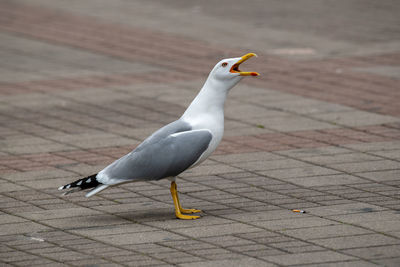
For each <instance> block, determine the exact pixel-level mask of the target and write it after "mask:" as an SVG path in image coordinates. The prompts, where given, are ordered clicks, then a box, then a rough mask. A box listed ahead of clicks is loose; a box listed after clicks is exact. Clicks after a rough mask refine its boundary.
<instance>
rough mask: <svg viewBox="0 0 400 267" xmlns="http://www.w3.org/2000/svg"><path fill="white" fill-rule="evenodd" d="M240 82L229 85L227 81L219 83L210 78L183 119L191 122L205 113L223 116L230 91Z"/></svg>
mask: <svg viewBox="0 0 400 267" xmlns="http://www.w3.org/2000/svg"><path fill="white" fill-rule="evenodd" d="M239 81H240V79H238V80H237V81H235V82H234V83H227V82H226V81H219V80H217V79H214V78H212V77H208V79H207V81H206V82H205V83H204V85H203V88H201V90H200V92H199V93H198V95H197V96H196V97H195V99H194V100H193V101H192V103H191V104H190V105H189V107H188V108H187V109H186V111H185V113H184V114H183V115H182V118H183V119H185V120H190V119H191V118H195V117H197V116H199V115H200V114H204V113H210V114H214V115H216V116H218V115H222V116H223V114H224V104H225V100H226V96H227V94H228V92H229V89H231V88H232V87H233V86H234V85H235V84H237V83H238V82H239Z"/></svg>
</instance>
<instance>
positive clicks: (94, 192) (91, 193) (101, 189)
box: [85, 184, 109, 197]
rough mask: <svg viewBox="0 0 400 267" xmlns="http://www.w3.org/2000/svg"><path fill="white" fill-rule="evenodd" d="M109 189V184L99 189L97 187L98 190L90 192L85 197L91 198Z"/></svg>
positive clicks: (100, 186)
mask: <svg viewBox="0 0 400 267" xmlns="http://www.w3.org/2000/svg"><path fill="white" fill-rule="evenodd" d="M107 187H109V185H107V184H102V185H99V186H98V187H96V188H95V189H93V190H92V191H90V192H88V193H87V194H86V195H85V197H91V196H93V195H95V194H97V193H98V192H100V191H103V190H104V189H106V188H107Z"/></svg>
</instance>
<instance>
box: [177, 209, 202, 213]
mask: <svg viewBox="0 0 400 267" xmlns="http://www.w3.org/2000/svg"><path fill="white" fill-rule="evenodd" d="M197 212H201V210H197V209H183V208H182V209H181V213H189V214H190V213H197Z"/></svg>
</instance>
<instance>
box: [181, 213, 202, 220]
mask: <svg viewBox="0 0 400 267" xmlns="http://www.w3.org/2000/svg"><path fill="white" fill-rule="evenodd" d="M175 215H176V218H178V219H181V220H195V219H198V218H200V216H194V215H185V214H182V213H180V214H175Z"/></svg>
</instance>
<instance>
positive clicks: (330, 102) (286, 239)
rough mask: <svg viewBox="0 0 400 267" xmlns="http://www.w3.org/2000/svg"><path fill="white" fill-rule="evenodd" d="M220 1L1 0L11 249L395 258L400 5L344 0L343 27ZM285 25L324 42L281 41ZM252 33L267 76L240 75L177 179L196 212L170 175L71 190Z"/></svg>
mask: <svg viewBox="0 0 400 267" xmlns="http://www.w3.org/2000/svg"><path fill="white" fill-rule="evenodd" d="M211 2H212V1H209V2H206V3H204V4H199V5H192V4H189V3H186V2H185V3H184V4H183V3H182V1H178V0H176V1H171V6H165V4H164V3H163V2H162V1H152V2H150V1H134V2H132V1H119V2H109V1H99V2H98V3H97V4H94V3H93V2H92V1H69V2H68V3H67V2H65V3H64V2H59V1H48V0H40V1H39V0H38V1H35V2H34V3H33V2H29V1H3V2H1V3H0V13H1V16H0V40H1V42H0V54H1V57H2V58H3V60H2V61H1V62H0V103H1V105H0V142H1V146H0V224H1V226H0V227H1V230H2V231H1V233H0V240H1V243H0V263H1V266H171V265H175V266H176V265H179V266H188V265H198V266H228V265H229V266H232V265H233V266H288V265H301V266H315V265H323V266H376V265H381V266H382V265H383V266H398V264H399V262H400V253H399V249H400V245H399V243H400V234H399V233H400V226H399V224H398V221H399V208H398V207H399V204H400V198H399V186H400V179H399V174H400V164H399V163H400V118H399V116H400V106H399V105H398V103H399V99H400V95H399V86H398V79H399V75H398V73H399V72H398V70H399V68H400V50H399V49H398V46H396V44H398V42H399V39H400V38H399V36H398V28H397V33H396V31H395V28H393V25H396V23H395V22H396V21H397V22H398V19H397V20H396V18H395V17H393V16H392V15H393V14H396V11H398V10H399V8H400V7H399V5H398V4H396V3H392V4H388V3H387V4H385V5H384V4H380V10H381V13H376V14H374V13H373V10H374V7H373V4H372V3H369V2H368V3H366V4H365V6H363V7H360V6H357V3H356V1H349V3H350V4H348V5H349V6H352V7H353V8H354V7H357V8H361V9H363V10H364V13H363V14H364V15H363V16H361V15H359V16H350V15H349V12H350V13H351V12H352V11H351V10H352V9H349V6H346V5H344V4H343V3H341V2H340V1H336V2H335V4H332V3H333V2H332V3H331V4H332V6H331V7H332V8H334V9H335V10H340V11H341V14H347V15H348V17H344V18H345V19H344V20H343V22H342V23H344V24H345V25H342V26H346V27H348V29H349V30H348V31H347V30H346V27H334V28H332V25H331V21H329V20H324V18H319V19H318V20H317V21H314V20H313V19H309V18H308V17H309V16H306V15H305V14H307V12H306V9H304V8H307V7H309V8H311V9H310V10H312V8H315V10H318V11H321V12H324V11H325V12H326V10H324V7H322V6H319V5H318V4H317V3H311V2H313V1H305V0H304V1H303V0H302V1H299V3H298V4H293V5H299V6H297V10H296V9H294V10H291V9H290V8H289V7H288V6H286V5H284V4H277V3H275V2H273V1H268V5H269V6H270V7H268V11H266V10H264V9H263V7H261V6H259V4H258V3H256V2H254V3H253V4H248V5H249V6H248V7H247V8H246V12H245V13H246V14H247V13H248V12H249V13H250V14H254V18H252V19H250V20H248V21H246V20H245V19H244V18H243V17H244V16H243V17H240V18H238V17H236V16H235V15H234V14H235V13H236V12H237V11H236V9H235V8H234V7H235V6H236V7H238V10H244V9H241V8H240V7H241V5H244V4H243V3H239V1H233V2H234V3H235V5H233V4H232V5H230V6H229V7H227V9H226V8H224V10H221V8H220V7H216V8H214V9H212V10H210V5H209V4H211ZM230 3H232V1H230ZM358 5H359V4H358ZM139 7H140V8H139ZM160 10H163V11H164V12H161V11H160ZM93 11H96V12H93ZM227 11H229V12H227ZM154 12H156V13H157V12H159V13H157V14H158V16H156V17H154V16H153V17H151V16H149V14H155V13H154ZM263 12H266V13H263ZM282 12H283V13H282ZM296 12H297V13H296ZM265 14H269V15H270V16H271V21H269V22H268V23H270V24H268V25H271V26H268V25H264V26H265V27H264V26H262V27H261V26H260V25H263V23H264V22H263V19H264V15H265ZM287 14H298V17H299V18H301V21H303V22H304V23H305V25H308V26H307V27H306V26H304V27H303V26H302V25H301V24H298V23H297V24H296V21H297V20H298V19H299V18H296V16H289V17H292V19H288V20H287V21H280V18H281V17H284V15H287ZM371 14H374V15H371ZM187 16H189V17H190V16H191V19H190V20H188V17H187ZM341 16H342V15H341ZM368 16H376V18H375V19H374V20H371V19H370V17H368ZM286 17H287V16H286ZM329 17H330V15H328V18H329ZM350 17H352V19H353V22H354V21H356V22H363V23H365V25H366V26H365V28H360V27H361V26H359V25H360V24H357V23H356V24H352V22H351V20H349V18H350ZM180 21H186V22H187V23H179V22H180ZM189 21H190V22H192V23H189ZM279 21H280V23H277V22H279ZM228 22H229V23H228ZM317 22H318V23H320V24H318V25H319V26H318V27H316V24H315V23H317ZM252 23H253V24H252ZM338 23H339V22H338ZM295 24H296V27H295V28H296V29H297V31H298V32H294V31H290V30H288V29H290V27H294V25H295ZM160 25H166V27H164V28H161V27H160ZM168 25H171V26H168ZM232 25H233V26H235V27H236V29H238V30H242V29H243V28H246V27H247V29H249V28H252V29H253V31H251V30H250V31H241V34H243V35H244V36H245V38H243V37H242V38H241V36H240V34H237V35H235V34H231V33H232V29H231V26H232ZM354 25H357V27H356V26H354ZM397 25H398V23H397ZM253 26H254V27H253ZM302 27H303V28H302ZM324 27H325V28H324ZM354 27H355V28H354ZM310 29H314V30H315V32H314V33H313V34H314V35H313V34H310V32H309V31H310ZM323 29H325V30H323ZM351 29H353V30H354V29H357V30H358V31H357V32H354V34H353V35H352V37H351V38H350V37H349V32H351ZM382 29H385V30H386V31H385V30H382ZM200 30H201V31H202V34H199V31H200ZM331 30H332V34H333V36H336V38H337V39H335V40H331V39H329V38H330V36H326V35H327V32H329V31H331ZM263 31H264V32H265V34H267V35H269V37H268V38H269V39H270V40H268V42H265V40H263V39H261V37H260V33H262V32H263ZM196 32H197V34H195V33H196ZM221 32H222V33H223V32H226V33H227V34H221ZM252 33H253V34H252ZM299 33H302V34H303V35H304V36H305V37H309V38H299ZM216 37H218V38H216ZM282 40H285V41H286V42H287V43H290V45H289V46H294V47H295V45H297V47H300V48H304V47H305V46H312V47H313V48H312V49H311V48H308V50H307V49H298V50H296V49H287V50H288V51H289V52H287V53H286V54H285V53H284V52H283V53H282V51H285V49H280V48H282V47H283V48H285V45H284V44H285V42H283V41H282ZM241 41H243V42H241ZM282 42H283V43H282ZM227 44H228V45H227ZM274 45H275V46H274ZM264 46H265V47H264ZM358 47H359V48H360V49H359V50H360V51H358V50H357V49H358ZM396 47H397V49H396ZM266 48H267V49H266ZM306 48H307V47H306ZM279 49H280V50H279ZM249 51H252V52H257V54H258V55H259V57H258V58H257V59H256V60H252V61H250V62H248V63H246V69H247V68H248V69H254V70H256V71H258V72H260V73H262V76H260V77H258V78H257V79H247V80H245V81H243V82H242V83H241V84H240V85H238V86H237V87H236V88H235V89H233V90H232V92H231V94H230V96H229V98H228V101H227V105H226V122H225V128H226V130H225V132H226V133H225V137H224V139H223V141H222V143H221V145H220V147H219V148H218V150H217V151H216V153H215V154H214V155H213V156H212V157H211V158H210V159H209V160H207V161H206V162H204V163H203V164H202V165H201V166H199V167H197V168H195V169H192V170H190V171H187V172H185V173H184V174H182V175H181V176H180V179H179V181H178V184H179V188H180V191H181V198H182V201H183V202H184V203H185V205H187V206H195V207H196V208H200V209H202V210H203V211H204V213H203V217H202V218H201V219H200V220H196V221H180V220H176V219H175V218H174V214H173V205H172V201H171V198H170V194H169V182H168V181H161V182H149V183H144V182H143V183H142V182H141V183H135V184H127V185H125V186H123V187H116V188H112V189H108V190H106V191H104V192H102V193H101V194H99V195H96V196H94V197H92V198H90V199H86V198H85V197H84V196H83V194H79V193H78V194H74V195H71V196H70V197H61V196H60V195H59V192H58V191H57V190H56V189H57V187H58V186H60V185H62V184H65V183H67V182H69V181H71V180H73V179H76V178H77V177H80V176H84V175H89V174H92V173H93V172H96V171H98V170H99V169H101V168H103V167H104V166H105V165H107V164H108V163H110V162H111V161H113V160H114V159H116V158H119V157H120V156H121V155H123V154H124V153H127V152H128V151H130V150H131V149H133V148H134V147H135V146H136V145H137V144H138V143H139V142H140V141H141V140H143V138H145V137H146V136H147V135H148V134H150V133H151V132H152V131H154V130H155V129H157V128H158V127H160V126H162V125H163V124H165V123H168V122H170V121H172V120H174V119H175V118H177V117H178V116H179V115H180V114H181V113H182V112H183V111H184V109H185V107H186V106H187V104H188V103H190V101H191V100H192V98H193V97H194V96H195V95H196V93H197V91H198V89H199V88H200V87H201V85H202V82H203V81H204V79H205V75H206V74H207V72H208V71H209V70H210V68H211V67H212V66H213V65H214V64H215V62H216V61H217V60H218V59H220V58H221V57H225V56H238V55H241V54H243V53H245V52H249ZM277 51H278V52H279V51H281V52H279V53H278V52H277ZM290 51H292V52H290ZM293 51H294V52H293ZM296 51H297V52H296ZM299 51H300V52H299ZM301 51H311V52H312V53H310V54H308V53H305V54H303V55H298V54H296V53H300V54H301ZM313 51H316V52H315V53H314V52H313ZM291 53H292V54H291ZM292 209H303V210H306V211H307V213H303V214H301V213H294V212H292V211H291V210H292Z"/></svg>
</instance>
